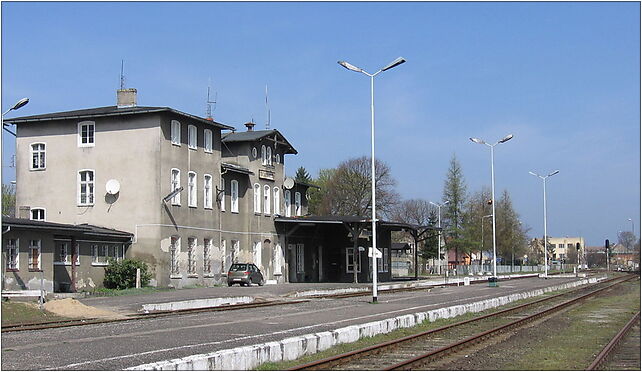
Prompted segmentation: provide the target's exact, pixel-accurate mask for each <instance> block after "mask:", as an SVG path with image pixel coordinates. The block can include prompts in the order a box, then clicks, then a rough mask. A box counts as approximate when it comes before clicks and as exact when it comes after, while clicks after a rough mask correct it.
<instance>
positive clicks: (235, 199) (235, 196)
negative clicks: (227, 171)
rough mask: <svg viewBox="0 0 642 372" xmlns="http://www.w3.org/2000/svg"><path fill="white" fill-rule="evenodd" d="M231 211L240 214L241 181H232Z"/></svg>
mask: <svg viewBox="0 0 642 372" xmlns="http://www.w3.org/2000/svg"><path fill="white" fill-rule="evenodd" d="M230 211H231V212H232V213H239V181H237V180H232V181H230Z"/></svg>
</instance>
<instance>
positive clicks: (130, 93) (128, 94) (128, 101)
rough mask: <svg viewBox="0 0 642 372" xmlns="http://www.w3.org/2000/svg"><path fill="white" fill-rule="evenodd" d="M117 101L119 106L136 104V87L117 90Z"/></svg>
mask: <svg viewBox="0 0 642 372" xmlns="http://www.w3.org/2000/svg"><path fill="white" fill-rule="evenodd" d="M116 101H117V106H118V108H122V107H134V106H136V89H134V88H128V89H118V90H117V91H116Z"/></svg>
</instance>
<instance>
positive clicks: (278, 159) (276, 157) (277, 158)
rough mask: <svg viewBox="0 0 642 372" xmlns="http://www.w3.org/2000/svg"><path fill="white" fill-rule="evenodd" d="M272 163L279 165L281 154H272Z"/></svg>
mask: <svg viewBox="0 0 642 372" xmlns="http://www.w3.org/2000/svg"><path fill="white" fill-rule="evenodd" d="M274 161H275V162H276V163H277V164H280V163H281V154H274Z"/></svg>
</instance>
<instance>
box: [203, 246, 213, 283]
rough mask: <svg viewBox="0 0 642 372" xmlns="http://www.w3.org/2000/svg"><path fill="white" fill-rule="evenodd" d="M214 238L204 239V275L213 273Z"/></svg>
mask: <svg viewBox="0 0 642 372" xmlns="http://www.w3.org/2000/svg"><path fill="white" fill-rule="evenodd" d="M211 255H212V238H204V239H203V275H204V276H205V275H211V274H212V257H211Z"/></svg>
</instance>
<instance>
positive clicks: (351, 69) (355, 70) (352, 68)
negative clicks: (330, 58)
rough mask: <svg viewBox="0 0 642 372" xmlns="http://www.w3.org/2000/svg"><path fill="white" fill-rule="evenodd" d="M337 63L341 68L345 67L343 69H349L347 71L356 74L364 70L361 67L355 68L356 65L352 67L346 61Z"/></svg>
mask: <svg viewBox="0 0 642 372" xmlns="http://www.w3.org/2000/svg"><path fill="white" fill-rule="evenodd" d="M337 63H338V64H340V65H341V66H343V67H345V68H347V69H348V70H350V71H354V72H363V70H362V69H360V68H359V67H357V66H354V65H351V64H349V63H348V62H346V61H338V62H337Z"/></svg>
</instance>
